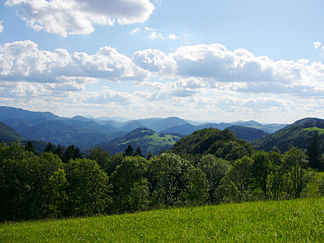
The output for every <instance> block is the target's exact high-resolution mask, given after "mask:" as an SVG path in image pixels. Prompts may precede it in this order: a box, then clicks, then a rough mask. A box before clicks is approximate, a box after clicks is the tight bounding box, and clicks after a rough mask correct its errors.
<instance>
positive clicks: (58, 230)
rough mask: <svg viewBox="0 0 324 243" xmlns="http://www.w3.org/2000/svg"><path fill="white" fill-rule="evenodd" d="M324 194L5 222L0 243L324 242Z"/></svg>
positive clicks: (1, 229) (0, 228)
mask: <svg viewBox="0 0 324 243" xmlns="http://www.w3.org/2000/svg"><path fill="white" fill-rule="evenodd" d="M323 220H324V198H323V197H321V198H313V199H309V198H308V199H299V200H291V201H267V202H250V203H240V204H226V205H225V204H224V205H218V206H204V207H195V208H177V209H169V210H154V211H148V212H140V213H134V214H124V215H112V216H100V217H92V218H75V219H63V220H43V221H35V222H22V223H19V222H18V223H3V224H1V225H0V242H78V241H85V242H144V241H145V242H147V241H149V242H153V241H157V242H160V241H237V242H243V241H253V242H264V241H265V242H275V241H280V242H282V241H284V242H310V241H311V242H324V225H323Z"/></svg>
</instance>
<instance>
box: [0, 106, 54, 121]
mask: <svg viewBox="0 0 324 243" xmlns="http://www.w3.org/2000/svg"><path fill="white" fill-rule="evenodd" d="M10 118H16V119H19V120H21V121H32V120H38V119H45V120H56V119H60V117H59V116H56V115H54V114H52V113H51V112H34V111H27V110H23V109H19V108H14V107H7V106H0V122H2V121H5V120H7V119H10Z"/></svg>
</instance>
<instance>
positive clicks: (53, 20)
mask: <svg viewBox="0 0 324 243" xmlns="http://www.w3.org/2000/svg"><path fill="white" fill-rule="evenodd" d="M5 4H6V6H9V7H15V8H16V10H17V13H18V14H19V15H20V16H21V17H22V18H23V19H24V20H25V21H26V23H27V25H29V26H30V27H32V28H33V29H34V30H36V31H40V30H45V31H47V32H49V33H55V34H60V35H61V36H63V37H66V36H67V35H76V34H83V35H84V34H90V33H92V32H93V31H94V24H100V25H114V24H115V23H116V22H118V23H119V24H134V23H143V22H144V21H146V20H147V19H148V18H149V17H150V15H151V14H152V12H153V11H154V5H153V4H152V3H151V2H150V1H149V0H110V1H103V0H78V1H77V0H49V1H48V0H29V1H27V0H7V1H6V2H5Z"/></svg>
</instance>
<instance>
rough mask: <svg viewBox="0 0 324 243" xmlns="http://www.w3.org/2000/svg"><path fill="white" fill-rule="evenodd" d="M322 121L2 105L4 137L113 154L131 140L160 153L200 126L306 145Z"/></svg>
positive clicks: (264, 144) (264, 143)
mask: <svg viewBox="0 0 324 243" xmlns="http://www.w3.org/2000/svg"><path fill="white" fill-rule="evenodd" d="M322 122H323V120H322V119H318V118H305V119H302V120H299V121H297V122H295V123H294V124H290V125H286V124H261V123H258V122H256V121H236V122H231V123H224V122H220V123H205V124H200V123H197V122H192V121H186V120H183V119H181V118H178V117H168V118H148V119H138V120H130V121H121V119H120V118H119V119H118V120H105V119H104V118H100V119H95V118H86V117H82V116H75V117H72V118H66V117H60V116H57V115H55V114H53V113H50V112H33V111H28V110H23V109H19V108H14V107H5V106H2V107H0V138H1V142H3V141H4V142H12V141H15V140H20V141H26V140H33V141H35V140H37V141H39V144H41V145H42V146H43V144H44V143H47V142H52V143H55V144H61V145H63V146H68V145H70V144H74V145H77V146H79V147H80V149H81V150H83V151H86V150H88V149H89V148H91V147H93V146H97V145H100V146H102V147H104V148H105V149H107V150H110V151H111V153H115V152H121V151H123V150H124V149H125V148H126V146H127V145H128V144H131V145H132V146H133V147H134V149H136V146H140V147H141V148H142V150H143V153H148V152H152V153H159V152H160V151H162V150H165V149H168V148H170V147H172V145H173V144H174V143H175V142H176V141H177V140H179V139H180V138H181V137H184V136H187V135H190V134H192V133H193V132H194V131H196V130H201V129H204V128H217V129H220V130H224V129H226V128H227V129H229V130H231V131H233V132H234V133H235V134H236V136H237V137H238V138H239V139H244V140H247V141H249V142H252V143H253V145H254V146H255V147H256V148H258V149H263V150H271V149H272V148H273V147H274V146H277V147H278V148H279V149H280V150H282V151H286V150H287V149H288V148H289V147H291V146H299V147H302V148H305V146H306V144H308V143H309V141H310V138H311V137H312V136H313V134H314V132H315V131H317V132H319V133H320V138H321V139H322V136H323V134H324V132H323V131H324V130H323V129H324V126H323V124H322ZM158 143H159V144H158ZM323 148H324V146H323Z"/></svg>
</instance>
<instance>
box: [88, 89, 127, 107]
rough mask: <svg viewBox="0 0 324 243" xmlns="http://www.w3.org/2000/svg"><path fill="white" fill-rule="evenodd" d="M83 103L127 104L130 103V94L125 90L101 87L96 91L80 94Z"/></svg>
mask: <svg viewBox="0 0 324 243" xmlns="http://www.w3.org/2000/svg"><path fill="white" fill-rule="evenodd" d="M82 99H83V102H84V103H90V104H110V103H117V104H122V105H128V104H131V103H132V95H131V94H129V93H127V92H119V91H114V90H111V89H110V88H109V87H106V86H104V87H102V88H101V89H100V90H99V91H96V92H86V94H85V95H82Z"/></svg>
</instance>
